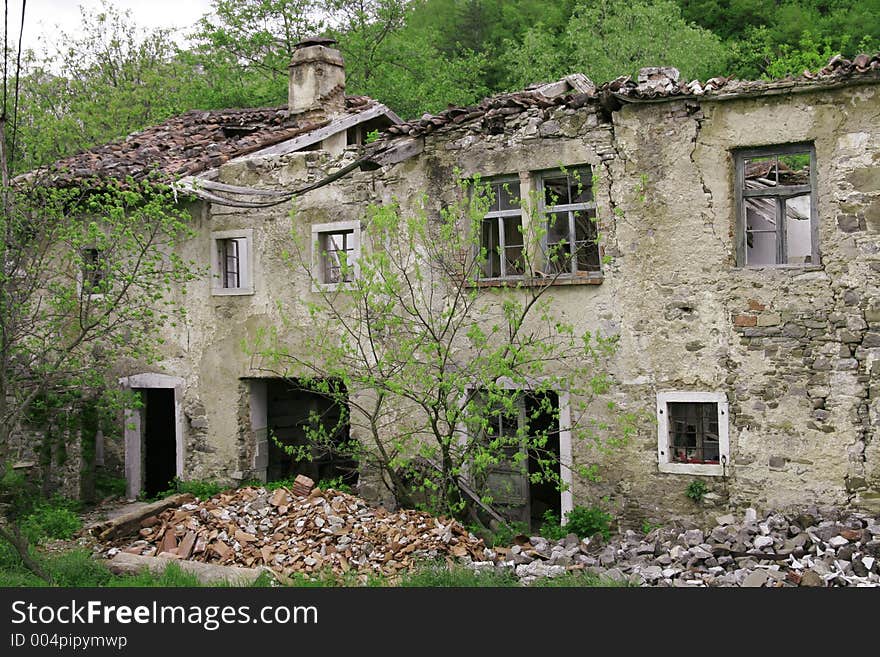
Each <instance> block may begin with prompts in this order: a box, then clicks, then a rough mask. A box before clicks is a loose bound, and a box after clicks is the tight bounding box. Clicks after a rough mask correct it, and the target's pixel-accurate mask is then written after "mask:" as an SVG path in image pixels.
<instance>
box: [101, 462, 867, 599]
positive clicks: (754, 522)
mask: <svg viewBox="0 0 880 657" xmlns="http://www.w3.org/2000/svg"><path fill="white" fill-rule="evenodd" d="M313 486H314V484H313V482H312V481H311V480H310V479H309V478H308V477H301V478H298V479H297V481H296V482H295V484H294V486H292V487H291V488H292V490H290V489H287V488H278V489H276V490H274V491H268V490H266V489H265V488H259V487H246V488H241V489H238V490H237V491H231V492H227V493H221V494H219V495H216V496H214V497H213V498H211V499H209V500H204V501H198V500H195V501H192V502H189V503H185V504H182V505H180V506H178V507H175V508H169V509H166V510H163V511H162V512H161V513H158V514H156V515H152V516H149V517H147V518H144V519H143V520H142V521H141V523H140V525H141V527H140V530H139V534H140V537H139V538H138V539H137V540H135V541H132V540H131V537H129V538H128V539H127V540H122V539H119V540H117V541H116V542H115V543H114V544H112V547H110V546H108V547H110V549H108V550H106V551H105V553H106V554H107V555H108V556H114V555H115V554H118V553H119V552H123V553H127V554H134V555H142V556H162V557H166V558H169V559H182V560H192V561H198V562H205V563H213V564H219V565H226V566H228V565H235V566H241V567H246V568H262V567H265V568H269V569H270V570H271V571H272V572H273V573H275V574H276V575H277V576H278V577H279V579H282V581H283V578H284V577H286V576H290V575H292V574H294V573H304V574H306V575H309V574H315V575H316V574H318V573H319V572H323V571H326V570H331V571H332V572H333V573H335V574H337V575H341V574H344V573H347V572H350V571H354V572H355V574H358V575H363V574H367V573H376V574H381V575H386V576H394V575H396V574H398V573H400V572H401V571H405V570H407V569H410V568H413V567H416V566H417V565H418V564H419V563H420V562H422V561H425V560H432V559H438V558H440V559H445V560H446V561H447V562H448V563H452V562H453V561H455V560H458V561H460V562H462V563H464V564H466V565H467V566H468V567H470V568H472V569H473V570H475V571H485V570H493V569H494V570H497V571H507V572H512V573H513V574H515V576H516V577H517V578H518V580H519V582H520V583H521V584H523V585H528V584H531V583H532V582H534V581H535V580H536V579H538V578H543V577H558V576H560V575H563V574H565V573H568V572H589V573H592V574H595V575H598V576H600V577H603V578H606V579H612V580H616V581H619V582H622V583H628V584H631V585H638V586H659V587H723V586H742V587H776V588H779V587H792V586H806V587H840V586H852V587H880V518H877V517H871V516H869V515H867V514H865V513H860V512H842V511H840V510H836V509H821V510H819V509H816V508H811V509H807V510H805V511H802V512H799V513H794V514H782V513H768V514H766V515H764V516H763V517H761V516H759V515H758V513H757V512H756V511H755V509H751V508H749V509H745V510H744V512H742V513H738V514H736V515H734V514H726V515H722V516H719V517H718V518H716V521H717V524H716V525H715V526H714V527H712V528H711V529H708V530H706V531H703V530H702V529H699V528H694V527H690V528H682V529H671V528H657V529H654V530H652V531H651V532H649V533H648V534H643V533H641V532H636V531H633V530H627V531H625V532H624V533H622V534H619V535H618V536H616V537H614V538H613V539H612V540H610V541H608V542H606V541H605V540H604V539H603V538H602V536H601V535H597V536H594V537H592V538H587V539H583V540H582V539H580V538H578V537H577V536H576V535H575V534H569V535H568V536H566V537H564V538H562V539H560V540H557V541H550V540H548V539H546V538H543V537H540V536H532V537H527V536H518V537H517V539H516V542H515V544H514V545H511V546H509V547H495V548H493V549H488V548H486V547H485V545H484V543H483V541H482V540H481V539H478V538H476V537H475V536H474V535H473V534H471V533H469V532H468V531H467V530H465V529H464V527H462V526H461V524H459V523H458V522H457V521H454V520H449V519H446V518H442V517H441V518H437V517H434V516H431V515H429V514H427V513H424V512H420V511H410V510H397V511H388V510H386V509H384V508H383V507H373V506H370V505H369V504H368V503H367V502H366V501H364V500H363V499H361V498H358V497H355V496H354V495H349V494H347V493H342V492H339V491H335V490H332V489H328V490H322V489H320V488H313ZM295 491H299V493H297V492H295Z"/></svg>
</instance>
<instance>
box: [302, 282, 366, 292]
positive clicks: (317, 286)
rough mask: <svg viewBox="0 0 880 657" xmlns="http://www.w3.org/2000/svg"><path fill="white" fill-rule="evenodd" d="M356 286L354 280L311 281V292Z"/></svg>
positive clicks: (346, 288) (351, 288)
mask: <svg viewBox="0 0 880 657" xmlns="http://www.w3.org/2000/svg"><path fill="white" fill-rule="evenodd" d="M356 287H357V284H356V283H355V281H348V282H345V283H312V292H337V291H344V290H353V289H355V288H356Z"/></svg>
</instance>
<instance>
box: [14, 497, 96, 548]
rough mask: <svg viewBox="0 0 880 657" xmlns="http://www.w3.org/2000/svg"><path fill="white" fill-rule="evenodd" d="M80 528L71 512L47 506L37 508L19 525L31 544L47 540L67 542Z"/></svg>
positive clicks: (80, 523) (76, 518) (77, 520)
mask: <svg viewBox="0 0 880 657" xmlns="http://www.w3.org/2000/svg"><path fill="white" fill-rule="evenodd" d="M81 527H82V522H81V521H80V519H79V516H77V515H76V513H74V512H73V511H72V510H70V509H69V508H64V507H60V508H59V507H56V506H49V505H48V504H45V505H40V506H38V507H37V508H36V509H34V511H33V512H31V513H30V514H28V515H27V516H25V518H24V520H22V523H21V530H22V532H23V533H24V535H25V536H26V537H27V539H28V540H29V541H30V542H31V543H39V542H41V541H43V540H45V539H47V538H60V539H65V540H69V539H71V538H73V536H74V534H76V532H78V531H79V530H80V528H81Z"/></svg>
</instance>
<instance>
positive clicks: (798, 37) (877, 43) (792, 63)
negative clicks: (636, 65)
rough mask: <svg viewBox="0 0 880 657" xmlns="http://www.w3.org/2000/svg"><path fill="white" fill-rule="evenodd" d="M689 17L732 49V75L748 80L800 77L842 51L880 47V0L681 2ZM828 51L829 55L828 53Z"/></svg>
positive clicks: (689, 0) (851, 54) (688, 0)
mask: <svg viewBox="0 0 880 657" xmlns="http://www.w3.org/2000/svg"><path fill="white" fill-rule="evenodd" d="M678 4H679V5H680V6H681V7H682V11H683V14H684V16H685V18H686V19H687V20H690V21H693V22H694V23H696V24H698V25H701V26H702V27H705V28H707V29H709V30H711V31H712V32H714V33H715V34H717V35H718V36H720V37H721V38H722V39H724V40H725V41H726V42H727V43H728V45H729V47H730V48H731V50H732V52H733V55H732V58H731V61H730V68H729V71H727V72H728V73H729V74H732V75H735V76H736V77H739V78H743V79H756V78H760V77H766V78H779V77H784V76H786V75H799V74H800V73H802V72H803V70H804V68H808V69H810V70H817V69H818V68H821V67H822V66H824V65H825V64H826V63H827V61H828V59H829V58H830V57H831V56H832V55H834V54H836V53H842V54H844V55H846V56H853V55H855V54H857V53H858V52H875V51H876V50H878V49H880V2H878V0H868V1H867V2H853V1H852V0H797V1H794V0H782V1H780V2H773V3H768V2H761V1H760V0H734V1H733V2H718V0H678ZM826 55H827V56H826Z"/></svg>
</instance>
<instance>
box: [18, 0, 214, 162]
mask: <svg viewBox="0 0 880 657" xmlns="http://www.w3.org/2000/svg"><path fill="white" fill-rule="evenodd" d="M80 11H81V13H82V23H81V31H82V36H74V35H72V34H68V33H66V32H64V31H63V30H62V31H61V32H60V33H59V37H60V38H59V41H60V42H61V43H63V44H65V45H64V47H63V49H61V50H59V51H57V52H51V51H48V50H45V49H44V50H43V52H42V53H40V54H38V53H36V52H34V51H28V52H26V53H23V54H22V55H23V57H22V73H21V77H20V79H19V81H18V83H19V87H20V100H19V115H18V116H19V120H18V125H17V130H18V138H17V140H16V142H15V146H16V148H15V152H13V153H12V154H11V155H12V157H11V160H13V162H12V166H13V170H14V171H27V170H30V169H32V168H34V167H37V166H40V165H43V164H48V163H50V162H52V161H54V160H55V159H57V158H59V157H62V156H64V155H69V154H72V153H75V152H77V151H79V150H82V149H85V148H89V147H91V146H94V145H96V144H102V143H106V142H108V141H112V140H114V139H118V138H121V137H124V136H126V135H128V134H129V133H131V132H134V131H135V130H139V129H140V128H143V127H144V126H146V125H151V124H155V123H158V122H160V121H162V120H164V119H166V118H168V117H169V116H172V115H174V114H178V113H180V112H183V111H184V110H187V109H190V108H191V106H192V105H193V103H195V102H196V99H195V98H194V96H195V95H197V94H198V91H197V90H198V84H199V83H200V78H199V76H198V75H195V74H194V69H193V68H192V67H191V66H189V65H188V64H186V63H185V62H183V61H181V60H180V59H179V58H178V57H177V56H176V55H177V53H178V48H177V46H176V44H175V43H174V41H173V40H172V38H171V34H170V32H169V31H167V30H152V31H147V32H146V33H143V32H142V30H141V28H139V27H138V26H137V25H135V23H134V22H133V20H132V17H131V13H130V12H128V11H126V12H122V13H120V12H119V11H118V10H117V9H115V8H114V7H113V6H112V5H110V4H109V2H107V0H104V4H103V5H102V7H101V8H100V9H98V10H95V11H90V10H88V9H86V8H84V7H81V8H80ZM9 77H10V83H11V82H12V80H11V78H12V76H11V75H10V76H9Z"/></svg>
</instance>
